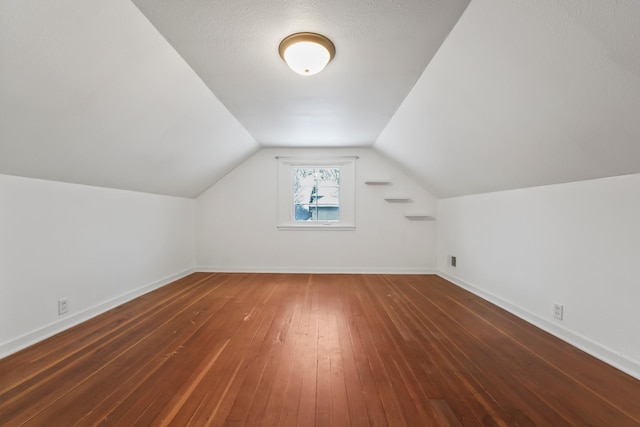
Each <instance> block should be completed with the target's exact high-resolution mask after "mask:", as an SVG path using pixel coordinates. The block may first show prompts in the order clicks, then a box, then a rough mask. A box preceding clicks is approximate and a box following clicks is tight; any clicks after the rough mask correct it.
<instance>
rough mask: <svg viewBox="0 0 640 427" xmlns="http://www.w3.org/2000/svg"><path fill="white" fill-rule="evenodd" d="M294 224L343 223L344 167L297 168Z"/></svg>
mask: <svg viewBox="0 0 640 427" xmlns="http://www.w3.org/2000/svg"><path fill="white" fill-rule="evenodd" d="M293 210H294V211H293V218H294V221H296V222H297V221H322V222H329V221H339V220H340V168H336V167H326V168H303V167H296V168H293Z"/></svg>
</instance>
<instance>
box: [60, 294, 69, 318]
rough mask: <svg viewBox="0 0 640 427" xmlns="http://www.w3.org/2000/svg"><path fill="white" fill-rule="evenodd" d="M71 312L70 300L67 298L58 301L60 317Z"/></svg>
mask: <svg viewBox="0 0 640 427" xmlns="http://www.w3.org/2000/svg"><path fill="white" fill-rule="evenodd" d="M68 312H69V300H68V299H66V298H63V299H59V300H58V316H62V315H63V314H67V313H68Z"/></svg>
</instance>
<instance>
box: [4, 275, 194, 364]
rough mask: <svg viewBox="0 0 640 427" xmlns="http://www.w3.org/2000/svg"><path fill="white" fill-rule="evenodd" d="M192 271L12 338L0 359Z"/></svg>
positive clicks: (164, 279) (167, 278) (5, 345)
mask: <svg viewBox="0 0 640 427" xmlns="http://www.w3.org/2000/svg"><path fill="white" fill-rule="evenodd" d="M194 271H195V269H194V268H189V269H187V270H184V271H181V272H179V273H176V274H172V275H170V276H167V277H165V278H163V279H160V280H156V281H155V282H152V283H149V284H147V285H145V286H142V287H140V288H137V289H134V290H132V291H129V292H127V293H126V294H123V295H120V296H118V297H116V298H113V299H110V300H108V301H105V302H103V303H100V304H98V305H95V306H93V307H90V308H87V309H86V310H83V311H80V312H78V313H74V314H72V315H70V316H67V317H65V318H63V319H60V320H58V321H56V322H53V323H51V324H49V325H47V326H44V327H42V328H39V329H36V330H35V331H32V332H29V333H27V334H24V335H22V336H19V337H17V338H14V339H12V340H10V341H7V342H5V343H2V344H0V358H3V357H5V356H8V355H10V354H12V353H15V352H17V351H19V350H22V349H23V348H26V347H28V346H30V345H33V344H35V343H37V342H39V341H42V340H44V339H46V338H49V337H51V336H53V335H55V334H57V333H60V332H62V331H64V330H66V329H69V328H71V327H73V326H76V325H78V324H80V323H82V322H85V321H87V320H89V319H91V318H92V317H95V316H97V315H99V314H102V313H104V312H105V311H108V310H111V309H112V308H114V307H117V306H119V305H121V304H124V303H125V302H128V301H131V300H132V299H135V298H137V297H139V296H141V295H144V294H146V293H149V292H151V291H153V290H156V289H158V288H161V287H163V286H165V285H167V284H169V283H171V282H174V281H176V280H178V279H181V278H183V277H185V276H187V275H189V274H191V273H193V272H194Z"/></svg>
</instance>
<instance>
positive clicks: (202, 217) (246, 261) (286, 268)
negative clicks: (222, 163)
mask: <svg viewBox="0 0 640 427" xmlns="http://www.w3.org/2000/svg"><path fill="white" fill-rule="evenodd" d="M276 155H282V156H293V155H316V156H341V155H342V156H345V155H357V156H359V157H360V158H359V159H358V160H357V162H356V229H355V230H354V231H326V230H324V231H283V230H278V229H277V228H276V226H277V223H278V219H277V184H278V179H277V178H278V162H277V160H276V159H275V156H276ZM376 177H389V178H391V179H392V180H393V185H391V186H384V187H382V186H368V185H365V184H364V180H365V179H367V178H376ZM388 193H399V194H407V195H410V196H411V197H412V198H413V200H414V202H413V203H409V204H397V203H388V202H385V201H384V199H383V198H384V196H385V195H386V194H388ZM435 208H436V201H435V199H434V198H433V197H431V196H430V195H429V194H428V193H427V192H426V191H425V190H424V189H422V188H421V187H419V186H418V185H417V184H416V183H415V182H413V181H412V180H411V179H409V178H408V177H406V176H405V175H403V174H402V173H401V172H400V170H399V169H397V168H396V167H395V166H394V165H392V164H390V163H389V162H388V161H386V160H385V159H384V158H382V157H381V156H380V155H379V154H377V153H376V152H375V151H373V150H369V149H353V150H344V149H335V150H301V149H297V150H296V149H264V150H261V151H259V152H258V153H256V154H255V155H254V156H253V157H251V158H250V159H248V160H247V161H246V162H244V163H243V164H241V165H240V166H239V167H238V168H236V169H235V170H234V171H232V172H231V173H230V174H228V175H227V176H226V177H224V178H223V179H222V180H220V181H218V183H217V184H216V185H214V186H213V187H211V188H210V189H209V190H207V191H206V192H205V193H203V194H202V195H201V196H200V197H199V198H198V209H197V212H198V213H197V254H198V255H197V265H198V269H199V270H202V271H283V272H297V271H304V272H329V271H330V272H429V271H433V270H434V269H435V255H436V252H435V224H434V222H425V221H409V220H407V219H406V218H404V215H403V214H404V212H405V211H406V210H416V209H424V210H427V211H429V212H430V213H432V214H433V213H435Z"/></svg>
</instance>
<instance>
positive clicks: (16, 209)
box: [0, 175, 195, 357]
mask: <svg viewBox="0 0 640 427" xmlns="http://www.w3.org/2000/svg"><path fill="white" fill-rule="evenodd" d="M194 224H195V200H193V199H183V198H176V197H168V196H159V195H152V194H145V193H135V192H130V191H122V190H113V189H106V188H98V187H89V186H82V185H75V184H67V183H60V182H53V181H43V180H36V179H29V178H19V177H14V176H7V175H0V304H1V309H0V357H1V356H2V355H5V354H8V353H11V352H14V351H16V350H18V349H20V348H22V347H25V346H26V345H29V344H31V343H33V342H36V341H39V340H41V339H43V338H45V337H47V336H49V335H52V334H53V333H55V332H58V331H60V330H62V329H66V328H67V327H69V326H71V325H73V324H76V323H79V322H81V321H83V320H86V319H87V318H89V317H92V316H94V315H96V314H98V313H100V312H103V311H105V310H107V309H109V308H111V307H114V306H116V305H118V304H119V303H121V302H124V301H127V300H129V299H132V298H134V297H136V296H138V295H140V294H142V293H144V292H147V291H149V290H151V289H154V288H156V287H159V286H161V285H163V284H165V283H168V282H170V281H172V280H175V279H176V278H178V277H181V276H182V275H184V274H186V273H188V272H190V271H192V268H193V266H194V260H195V246H194V240H195V236H194V228H195V227H194ZM60 298H68V300H69V313H68V314H67V315H64V316H58V307H57V301H58V299H60Z"/></svg>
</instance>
